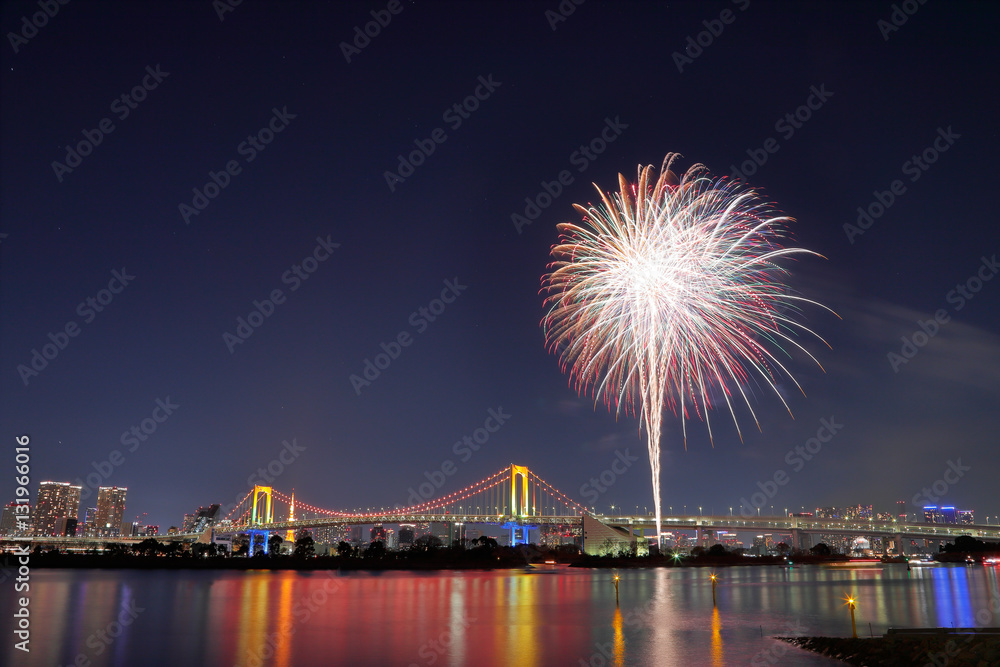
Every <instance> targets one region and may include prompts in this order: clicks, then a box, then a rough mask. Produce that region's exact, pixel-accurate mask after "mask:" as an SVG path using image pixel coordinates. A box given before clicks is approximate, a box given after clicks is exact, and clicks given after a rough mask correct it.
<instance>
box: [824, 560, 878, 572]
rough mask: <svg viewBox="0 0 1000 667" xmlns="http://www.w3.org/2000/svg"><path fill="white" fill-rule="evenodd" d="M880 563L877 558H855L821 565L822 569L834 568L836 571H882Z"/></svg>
mask: <svg viewBox="0 0 1000 667" xmlns="http://www.w3.org/2000/svg"><path fill="white" fill-rule="evenodd" d="M882 564H883V563H882V561H881V560H879V559H877V558H855V559H852V560H843V561H834V562H832V563H823V567H834V568H838V569H851V570H853V569H859V568H865V569H882Z"/></svg>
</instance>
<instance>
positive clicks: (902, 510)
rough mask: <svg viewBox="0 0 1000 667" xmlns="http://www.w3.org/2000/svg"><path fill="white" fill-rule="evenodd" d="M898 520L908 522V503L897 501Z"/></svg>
mask: <svg viewBox="0 0 1000 667" xmlns="http://www.w3.org/2000/svg"><path fill="white" fill-rule="evenodd" d="M896 518H897V519H898V520H900V521H906V501H905V500H897V501H896Z"/></svg>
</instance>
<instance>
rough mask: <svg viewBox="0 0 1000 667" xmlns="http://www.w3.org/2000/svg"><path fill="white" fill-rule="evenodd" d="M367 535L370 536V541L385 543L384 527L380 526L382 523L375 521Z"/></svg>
mask: <svg viewBox="0 0 1000 667" xmlns="http://www.w3.org/2000/svg"><path fill="white" fill-rule="evenodd" d="M369 537H370V538H371V539H370V541H371V542H382V544H385V542H386V539H385V528H383V527H382V524H380V523H377V524H375V525H374V526H372V529H371V531H369Z"/></svg>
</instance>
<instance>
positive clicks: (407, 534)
mask: <svg viewBox="0 0 1000 667" xmlns="http://www.w3.org/2000/svg"><path fill="white" fill-rule="evenodd" d="M413 528H414V526H413V524H409V523H401V524H399V547H400V548H401V549H402V548H409V547H412V546H413V539H414V530H413Z"/></svg>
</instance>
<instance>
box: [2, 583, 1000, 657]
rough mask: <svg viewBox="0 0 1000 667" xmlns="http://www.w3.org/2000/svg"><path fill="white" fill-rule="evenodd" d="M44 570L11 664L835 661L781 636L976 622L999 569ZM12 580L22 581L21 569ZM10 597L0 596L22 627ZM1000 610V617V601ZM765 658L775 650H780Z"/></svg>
mask: <svg viewBox="0 0 1000 667" xmlns="http://www.w3.org/2000/svg"><path fill="white" fill-rule="evenodd" d="M621 574H622V580H621V583H620V591H619V599H620V603H619V605H618V606H617V607H616V605H615V588H614V584H613V581H612V573H611V572H610V571H591V570H578V569H557V570H535V571H528V572H525V571H497V572H452V571H447V572H436V573H426V574H425V573H413V572H386V573H349V574H337V573H335V572H334V573H326V572H319V573H307V572H269V571H256V572H248V573H234V572H190V571H148V572H147V571H141V572H139V571H103V570H101V571H98V570H35V571H33V572H32V573H31V604H30V611H31V621H32V624H31V632H32V634H31V653H30V655H28V654H24V653H23V652H21V651H18V650H15V649H13V648H12V644H13V640H12V639H11V637H12V633H11V631H10V630H9V629H8V631H7V632H5V633H4V635H5V637H6V639H5V640H4V641H5V645H4V646H3V647H2V649H0V662H3V663H5V664H9V665H44V666H46V667H50V666H53V665H71V664H79V665H87V664H90V665H95V666H104V665H123V666H126V665H127V666H129V667H131V666H133V665H138V666H142V667H152V666H158V665H182V666H185V667H195V666H197V665H213V666H214V665H226V666H231V665H246V666H248V667H257V666H259V665H278V666H281V667H285V666H291V665H308V666H313V665H403V666H404V667H406V666H411V665H416V666H419V667H422V666H425V665H427V666H429V665H435V666H441V665H519V666H524V667H531V666H533V665H573V666H579V665H594V666H595V667H596V666H599V665H749V664H750V663H751V662H753V661H754V659H755V658H757V664H779V665H782V664H783V665H831V664H839V663H834V661H830V660H827V659H824V658H820V657H817V656H815V655H812V654H809V653H806V652H803V651H799V650H798V649H794V648H791V647H788V646H787V645H786V644H783V643H780V642H778V641H776V640H775V639H773V638H772V637H773V636H774V635H791V634H825V635H841V636H849V635H850V632H851V625H850V613H849V611H848V609H847V608H846V607H845V606H844V604H843V601H842V599H841V598H843V596H844V595H845V593H847V592H853V593H854V594H855V595H856V596H857V599H858V609H857V623H858V633H859V634H864V635H868V634H869V623H871V626H872V631H873V632H874V633H875V634H880V633H882V632H884V631H885V629H886V628H887V627H889V626H943V627H948V626H951V625H954V626H975V625H980V624H981V623H977V622H976V612H977V611H980V610H983V609H987V610H988V609H990V604H991V601H992V603H993V609H997V608H998V604H1000V602H998V600H1000V593H998V588H997V582H998V568H995V567H982V566H977V567H967V566H947V567H928V568H914V570H913V571H912V572H907V571H906V567H905V566H897V565H887V566H884V567H883V568H880V569H854V570H837V569H827V568H821V567H812V566H805V567H801V568H795V569H784V568H780V569H779V568H776V567H738V568H724V569H720V570H718V574H719V575H720V577H721V578H720V581H719V583H718V588H717V592H716V596H717V606H715V607H714V608H713V605H712V584H711V581H710V579H709V575H710V571H709V570H706V569H694V568H691V569H651V570H624V571H622V573H621ZM5 585H11V584H10V580H8V581H7V582H5ZM13 598H14V596H13V595H8V592H7V591H5V592H4V595H3V596H0V612H2V614H3V618H4V619H5V620H4V625H5V626H7V627H8V628H11V625H12V624H11V620H10V619H11V613H12V612H13V610H14V600H13ZM990 624H991V625H998V624H1000V618H997V617H996V615H994V620H993V622H992V623H990ZM768 661H769V662H768Z"/></svg>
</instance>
